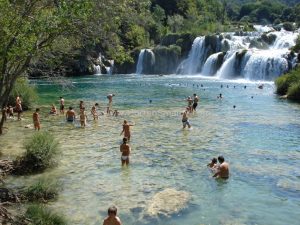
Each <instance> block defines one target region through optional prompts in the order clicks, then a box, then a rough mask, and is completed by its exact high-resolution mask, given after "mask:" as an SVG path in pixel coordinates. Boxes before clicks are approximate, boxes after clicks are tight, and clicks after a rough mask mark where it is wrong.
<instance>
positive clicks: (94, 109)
mask: <svg viewBox="0 0 300 225" xmlns="http://www.w3.org/2000/svg"><path fill="white" fill-rule="evenodd" d="M97 104H98V103H96V104H95V105H94V106H93V107H92V109H91V114H92V115H93V117H94V120H98V118H99V116H98V112H97V109H96V105H97Z"/></svg>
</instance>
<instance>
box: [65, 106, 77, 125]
mask: <svg viewBox="0 0 300 225" xmlns="http://www.w3.org/2000/svg"><path fill="white" fill-rule="evenodd" d="M75 119H76V113H75V112H74V110H73V108H72V107H71V106H70V107H69V110H68V111H67V112H66V120H67V122H74V121H75Z"/></svg>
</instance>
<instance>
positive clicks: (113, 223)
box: [103, 206, 122, 225]
mask: <svg viewBox="0 0 300 225" xmlns="http://www.w3.org/2000/svg"><path fill="white" fill-rule="evenodd" d="M107 214H108V215H107V217H106V218H105V219H104V220H103V225H122V222H121V220H120V218H119V217H117V208H116V207H115V206H111V207H109V208H108V210H107Z"/></svg>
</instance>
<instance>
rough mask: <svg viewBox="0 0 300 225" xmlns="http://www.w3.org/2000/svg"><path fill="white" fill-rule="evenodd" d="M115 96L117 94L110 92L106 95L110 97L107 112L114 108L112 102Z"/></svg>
mask: <svg viewBox="0 0 300 225" xmlns="http://www.w3.org/2000/svg"><path fill="white" fill-rule="evenodd" d="M114 96H115V94H108V95H107V96H106V97H107V99H108V104H107V108H106V113H107V114H110V112H111V110H112V103H113V97H114Z"/></svg>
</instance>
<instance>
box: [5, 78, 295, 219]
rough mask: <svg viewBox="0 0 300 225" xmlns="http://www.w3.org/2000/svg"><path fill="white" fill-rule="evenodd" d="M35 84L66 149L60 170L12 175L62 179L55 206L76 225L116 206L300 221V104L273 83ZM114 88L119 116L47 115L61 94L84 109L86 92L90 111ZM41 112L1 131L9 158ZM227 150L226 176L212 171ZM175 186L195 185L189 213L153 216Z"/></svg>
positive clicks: (128, 215) (15, 182)
mask: <svg viewBox="0 0 300 225" xmlns="http://www.w3.org/2000/svg"><path fill="white" fill-rule="evenodd" d="M32 82H33V83H34V84H35V85H36V87H37V89H38V92H39V106H40V107H41V108H42V112H41V117H42V129H43V130H49V131H51V132H53V134H54V135H55V136H56V137H57V139H58V140H59V141H60V143H61V149H62V155H61V157H59V159H58V163H59V164H58V166H57V167H55V168H54V169H51V170H49V171H46V173H43V174H40V175H34V176H25V177H21V178H20V177H18V178H14V177H9V178H8V179H7V183H8V185H10V186H14V187H20V186H24V185H28V184H30V183H32V182H34V181H35V180H36V179H38V178H39V177H41V176H46V177H49V178H55V179H58V180H59V181H60V182H61V185H62V191H61V193H60V195H59V198H58V200H57V201H55V202H52V203H50V206H51V207H52V208H54V209H55V210H57V211H59V212H61V213H63V214H64V215H65V216H66V217H67V218H68V219H69V221H70V224H102V220H103V218H104V217H105V215H106V210H107V208H108V206H110V205H112V204H115V205H116V206H117V207H118V210H119V216H120V217H121V219H122V221H123V224H125V225H140V224H149V225H150V224H151V225H156V224H157V225H177V224H178V225H179V224H185V225H199V224H212V225H214V224H272V225H277V224H278V225H282V224H298V223H299V222H298V221H299V219H300V214H299V206H300V167H299V162H300V141H299V140H300V139H299V138H300V120H299V115H300V105H299V104H295V103H291V102H288V101H286V100H281V99H278V98H277V96H276V95H275V94H274V86H273V84H272V83H266V84H265V88H264V89H263V90H260V89H258V88H257V83H249V82H246V83H245V82H244V81H235V82H230V81H217V80H205V79H203V78H201V77H197V76H189V77H187V76H163V77H160V76H130V75H128V76H123V77H122V76H93V77H84V78H73V79H68V82H69V83H70V84H72V87H70V88H67V89H62V88H61V87H60V86H58V85H54V84H53V83H51V82H48V81H32ZM201 84H202V85H203V87H201ZM221 84H222V85H223V88H221V87H220V85H221ZM226 85H229V87H228V88H227V87H226ZM245 85H246V86H247V88H246V89H244V86H245ZM234 86H235V88H234ZM108 93H115V94H116V96H115V98H114V105H113V107H114V108H115V109H118V110H119V111H120V116H119V117H117V118H115V117H110V116H107V115H105V116H101V117H100V119H99V121H98V122H94V121H92V118H91V115H89V118H90V120H89V121H88V127H86V128H85V129H82V128H79V127H78V124H75V126H74V125H70V124H66V123H65V122H64V117H63V116H50V117H49V116H48V115H47V112H48V111H49V110H50V105H51V104H52V103H56V105H57V106H58V102H59V96H60V95H63V96H64V98H65V99H66V105H67V106H69V105H73V106H74V107H75V108H76V110H77V112H78V107H79V100H84V101H85V105H86V107H87V108H88V113H89V111H90V108H91V106H92V105H93V104H94V103H95V102H98V103H100V108H101V109H102V111H104V110H105V107H106V104H107V99H106V95H107V94H108ZM193 93H197V94H198V95H199V96H200V104H199V106H198V111H197V112H196V113H195V114H194V115H191V116H190V122H191V125H192V129H191V130H184V131H183V130H182V124H181V116H180V113H181V112H182V111H183V109H184V107H185V106H186V104H187V103H186V101H185V98H186V97H187V96H191V95H192V94H193ZM219 93H222V94H223V96H224V98H223V99H222V100H220V99H217V95H218V94H219ZM251 96H253V98H251ZM150 99H151V100H152V103H151V104H150V103H149V100H150ZM233 105H236V108H235V109H234V108H233ZM31 115H32V112H27V113H25V114H24V119H23V120H22V121H21V122H18V121H9V122H8V123H7V124H6V125H7V127H9V132H8V133H7V134H6V135H5V136H3V137H0V141H1V149H2V153H3V154H4V156H10V157H11V158H14V157H16V156H17V155H19V154H20V153H21V152H22V151H23V149H22V144H23V141H24V139H25V138H26V137H28V136H30V135H31V134H32V133H34V131H33V130H32V129H26V128H24V126H25V125H27V124H30V123H31ZM124 119H127V120H128V121H129V122H130V123H132V124H134V125H135V126H134V127H132V141H131V146H132V155H131V165H130V167H129V168H122V167H121V162H120V153H119V144H120V141H121V138H122V137H121V136H120V132H121V129H122V122H123V120H124ZM220 154H222V155H223V156H224V157H225V159H226V160H227V161H228V162H229V163H230V172H231V177H230V179H228V180H226V181H218V180H215V179H213V178H211V175H212V174H211V173H210V171H209V170H208V169H207V168H206V164H207V163H208V162H209V161H210V159H211V158H212V157H217V156H218V155H220ZM166 188H173V189H176V190H180V191H186V192H188V193H190V195H191V200H190V201H189V203H188V204H187V206H186V208H185V209H184V210H183V211H181V212H180V213H179V214H175V215H172V216H170V217H162V216H159V217H157V218H149V216H147V215H146V210H145V208H147V204H148V202H149V200H150V199H151V198H152V197H153V196H154V195H155V194H156V193H158V192H160V191H162V190H164V189H166Z"/></svg>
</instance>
